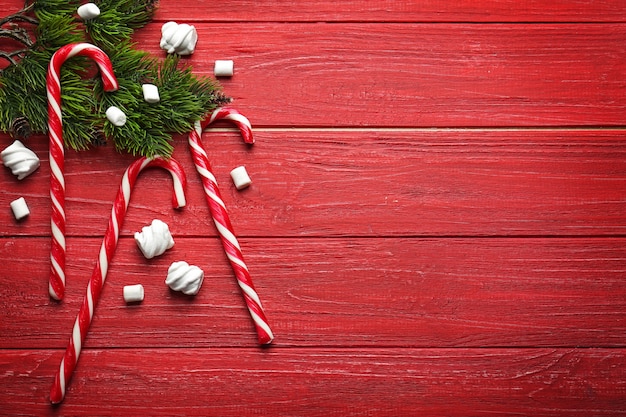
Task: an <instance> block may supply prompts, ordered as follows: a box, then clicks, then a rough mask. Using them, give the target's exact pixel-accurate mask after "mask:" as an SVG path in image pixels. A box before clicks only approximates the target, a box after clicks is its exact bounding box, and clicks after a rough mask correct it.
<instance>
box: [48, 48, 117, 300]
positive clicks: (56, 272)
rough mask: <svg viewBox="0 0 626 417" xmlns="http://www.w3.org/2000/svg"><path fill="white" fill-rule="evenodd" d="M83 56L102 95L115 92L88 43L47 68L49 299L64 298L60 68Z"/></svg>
mask: <svg viewBox="0 0 626 417" xmlns="http://www.w3.org/2000/svg"><path fill="white" fill-rule="evenodd" d="M77 55H83V56H87V57H89V58H91V59H93V60H94V61H95V62H96V64H98V67H99V68H100V75H101V77H102V83H103V85H104V90H105V91H115V90H117V89H118V84H117V79H116V78H115V75H114V74H113V67H112V65H111V61H110V60H109V58H108V57H107V55H106V54H105V53H104V52H103V51H102V50H101V49H100V48H98V47H96V46H94V45H91V44H88V43H75V44H69V45H66V46H63V47H61V48H59V50H57V51H56V52H55V53H54V55H52V59H51V60H50V65H49V66H48V77H47V80H46V81H47V92H48V134H49V136H50V199H51V201H52V215H51V217H50V225H51V228H52V246H51V248H50V262H51V266H50V284H49V289H48V290H49V292H50V296H51V297H52V298H54V299H56V300H61V299H62V298H63V295H64V294H65V178H64V170H65V152H64V149H63V121H62V120H63V119H62V117H61V81H60V78H61V77H60V74H61V66H62V65H63V63H64V62H65V60H67V59H68V58H71V57H73V56H77Z"/></svg>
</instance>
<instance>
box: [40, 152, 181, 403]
mask: <svg viewBox="0 0 626 417" xmlns="http://www.w3.org/2000/svg"><path fill="white" fill-rule="evenodd" d="M149 167H159V168H163V169H166V170H167V171H169V172H170V173H171V174H172V179H173V181H174V183H173V188H174V194H173V197H172V205H173V206H174V208H181V207H183V206H185V187H186V185H187V179H186V177H185V172H184V171H183V168H182V167H181V165H180V164H179V163H178V162H177V161H176V160H174V159H163V158H161V157H155V158H152V159H149V158H145V157H142V158H139V159H138V160H136V161H135V162H133V163H132V164H131V165H130V166H129V167H128V169H127V170H126V172H125V173H124V177H123V178H122V183H121V185H120V189H119V191H118V193H117V196H116V198H115V203H114V204H113V208H112V209H111V217H110V219H109V224H108V226H107V230H106V233H105V235H104V239H103V241H102V246H101V247H100V252H99V255H98V261H97V263H96V266H95V267H94V270H93V273H92V275H91V279H90V280H89V284H88V285H87V294H86V295H85V298H84V300H83V303H82V305H81V307H80V310H79V312H78V315H77V316H76V321H75V322H74V327H73V330H72V335H71V337H70V340H69V344H68V346H67V349H66V350H65V354H64V355H63V359H62V360H61V365H60V366H59V369H58V371H57V374H56V376H55V378H54V382H53V384H52V389H51V390H50V402H52V403H53V404H58V403H60V402H61V401H63V398H64V397H65V389H66V386H67V384H68V382H69V380H70V378H71V377H72V373H73V372H74V369H75V368H76V363H77V361H78V357H79V356H80V352H81V348H82V345H83V343H84V341H85V337H86V336H87V332H88V330H89V326H90V325H91V320H92V319H93V315H94V309H95V306H96V304H97V303H98V300H99V298H100V294H101V293H102V287H103V285H104V282H105V280H106V276H107V271H108V269H109V264H110V263H111V259H112V258H113V254H114V252H115V248H116V247H117V241H118V239H119V234H120V229H121V227H122V223H123V221H124V216H125V215H126V211H127V209H128V204H129V202H130V195H131V191H132V189H133V187H134V185H135V182H136V180H137V177H138V176H139V173H140V172H141V171H143V170H144V169H146V168H149Z"/></svg>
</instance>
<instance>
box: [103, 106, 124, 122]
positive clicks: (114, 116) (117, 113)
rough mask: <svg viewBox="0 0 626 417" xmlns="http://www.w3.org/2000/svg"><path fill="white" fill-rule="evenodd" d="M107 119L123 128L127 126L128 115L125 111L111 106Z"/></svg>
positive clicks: (107, 112)
mask: <svg viewBox="0 0 626 417" xmlns="http://www.w3.org/2000/svg"><path fill="white" fill-rule="evenodd" d="M106 115H107V119H109V122H111V123H113V124H114V125H115V126H117V127H122V126H124V125H125V124H126V115H125V114H124V112H123V111H121V110H120V109H119V108H117V107H115V106H111V107H109V108H108V109H107V111H106Z"/></svg>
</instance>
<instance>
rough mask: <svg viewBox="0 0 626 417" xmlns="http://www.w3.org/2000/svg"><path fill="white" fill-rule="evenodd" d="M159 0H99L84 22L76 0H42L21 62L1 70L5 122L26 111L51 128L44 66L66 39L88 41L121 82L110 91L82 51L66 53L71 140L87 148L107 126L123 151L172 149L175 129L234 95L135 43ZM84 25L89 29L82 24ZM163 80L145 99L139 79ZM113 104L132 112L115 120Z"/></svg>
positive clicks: (34, 123) (35, 124)
mask: <svg viewBox="0 0 626 417" xmlns="http://www.w3.org/2000/svg"><path fill="white" fill-rule="evenodd" d="M155 3H156V1H155V0H101V1H99V2H96V4H97V5H98V7H99V8H100V10H101V14H100V16H99V17H97V18H95V19H92V20H89V21H86V22H82V21H80V20H79V19H78V17H77V15H76V8H77V7H78V6H79V5H80V4H81V2H80V1H77V0H70V1H69V2H68V1H67V0H37V1H35V5H34V6H35V7H34V14H35V16H36V18H37V20H38V21H39V24H38V26H37V28H36V38H37V39H36V43H35V47H34V48H33V49H32V50H31V51H30V52H29V53H28V54H27V55H26V56H25V57H24V58H23V59H22V60H21V61H19V62H18V64H17V65H13V66H10V67H8V68H6V69H5V70H3V71H2V72H0V129H1V130H3V131H5V132H8V131H10V130H11V125H12V122H13V120H15V119H16V118H18V117H26V118H27V119H28V121H29V123H30V126H31V129H32V130H33V132H39V133H46V132H47V119H48V118H47V97H46V73H47V68H48V64H49V62H50V58H51V57H52V55H53V54H54V52H55V51H56V50H57V49H58V48H59V47H61V46H63V45H66V44H69V43H77V42H91V43H93V44H95V45H97V46H99V47H100V48H102V49H103V50H104V51H105V52H106V53H107V55H108V56H109V58H110V59H111V62H112V64H113V69H114V73H115V75H116V78H117V80H118V83H119V90H118V91H115V92H105V91H104V89H103V86H102V80H101V78H100V76H99V74H98V73H97V71H95V68H96V67H95V65H94V64H93V62H91V61H90V60H89V59H87V58H84V57H74V58H71V59H68V60H67V61H66V62H65V63H64V64H63V66H62V69H61V100H62V104H61V106H62V113H63V135H64V143H65V145H66V146H67V147H69V148H72V149H75V150H84V149H88V148H90V147H91V146H93V145H97V144H100V142H101V140H102V134H104V136H105V137H106V138H108V139H111V140H112V142H113V144H114V146H115V148H116V149H117V150H118V151H120V152H128V153H131V154H133V155H142V156H148V157H150V156H155V155H163V156H169V155H171V153H172V150H173V148H172V139H171V135H172V134H174V133H179V134H180V133H188V132H189V131H191V130H192V128H193V125H194V123H195V122H196V121H198V120H200V119H202V118H203V117H204V116H205V115H206V114H207V113H209V112H211V111H212V110H214V109H215V108H216V107H218V106H221V105H223V104H225V103H228V102H229V101H230V99H229V98H227V97H225V96H224V95H223V93H222V92H221V90H220V87H219V85H218V83H217V82H216V81H215V80H212V79H209V78H206V77H202V78H199V77H196V76H195V75H194V74H193V73H192V71H191V68H189V67H181V66H180V62H179V57H178V56H175V55H173V56H168V57H166V58H165V59H157V58H154V57H152V56H150V55H149V54H148V53H147V52H144V51H139V50H137V49H135V45H134V44H133V43H132V42H131V36H132V34H133V30H134V29H136V28H139V27H142V26H144V25H145V24H146V23H148V22H149V21H150V20H151V19H152V16H153V14H154V11H155ZM83 29H84V30H83ZM143 83H152V84H155V85H156V86H157V87H158V88H159V95H160V98H161V101H160V102H159V103H146V102H145V101H144V99H143V93H142V88H141V85H142V84H143ZM110 106H116V107H118V108H120V109H121V110H122V111H123V112H124V113H125V114H126V116H127V122H126V124H125V125H124V126H122V127H116V126H114V125H113V124H112V123H110V122H109V121H108V120H107V119H106V116H105V112H106V109H107V108H109V107H110Z"/></svg>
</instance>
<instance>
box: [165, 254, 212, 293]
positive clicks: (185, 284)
mask: <svg viewBox="0 0 626 417" xmlns="http://www.w3.org/2000/svg"><path fill="white" fill-rule="evenodd" d="M203 280H204V271H203V270H202V269H200V268H199V267H197V266H195V265H189V264H188V263H187V262H185V261H178V262H174V263H172V264H171V265H170V267H169V269H168V270H167V278H166V279H165V283H166V284H167V285H168V286H169V287H170V288H171V289H173V290H174V291H181V292H182V293H183V294H187V295H196V294H198V291H200V287H201V286H202V281H203Z"/></svg>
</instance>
